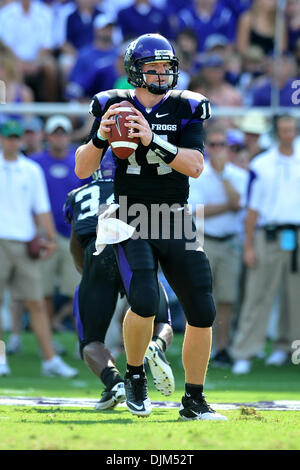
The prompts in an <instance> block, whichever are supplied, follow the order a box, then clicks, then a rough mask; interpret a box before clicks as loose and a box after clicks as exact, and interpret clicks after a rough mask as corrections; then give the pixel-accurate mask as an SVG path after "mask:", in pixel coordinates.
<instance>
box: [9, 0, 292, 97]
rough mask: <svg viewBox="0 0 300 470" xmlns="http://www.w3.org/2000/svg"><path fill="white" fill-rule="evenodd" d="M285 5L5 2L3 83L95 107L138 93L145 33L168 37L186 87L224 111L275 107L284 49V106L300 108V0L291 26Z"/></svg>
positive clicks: (17, 92) (263, 1) (265, 0)
mask: <svg viewBox="0 0 300 470" xmlns="http://www.w3.org/2000/svg"><path fill="white" fill-rule="evenodd" d="M1 5H2V6H1ZM276 5H277V2H276V0H253V1H252V0H235V1H232V0H189V1H184V0H174V1H168V0H102V1H98V2H97V1H96V0H60V1H59V0H44V1H42V0H11V1H7V0H2V1H0V58H1V61H0V80H3V81H4V82H5V83H7V90H6V94H7V102H30V101H33V100H34V101H52V102H57V101H74V100H79V101H88V100H89V99H90V98H91V97H92V96H93V95H94V94H95V93H97V92H99V91H102V90H106V89H110V88H122V87H128V83H127V80H126V77H125V74H124V68H123V60H122V59H123V55H124V51H125V48H126V45H127V44H128V42H129V41H130V40H132V39H133V38H136V37H137V36H139V35H141V34H144V33H145V32H149V33H150V32H160V33H161V34H163V35H165V36H166V37H167V38H168V39H170V40H171V41H172V42H173V44H174V47H175V49H176V54H177V55H178V57H179V59H180V78H179V85H178V87H179V88H182V89H184V88H189V89H191V90H193V91H199V92H201V93H202V94H204V95H207V96H209V97H210V99H211V102H212V103H213V104H214V105H217V106H243V105H255V106H268V105H269V104H270V102H271V87H272V84H273V82H274V77H273V69H274V57H275V56H274V54H275V53H277V52H279V54H280V55H281V56H282V58H281V59H280V61H281V63H280V64H279V63H278V61H277V62H276V67H277V69H278V71H279V77H278V87H279V89H280V103H279V104H280V105H281V106H293V105H294V104H293V102H292V100H291V93H292V91H291V86H290V85H291V82H292V81H293V80H294V79H295V78H296V77H298V78H299V74H300V7H299V1H298V0H286V2H285V9H284V15H283V23H282V24H281V23H280V24H279V23H278V21H277V19H276ZM276 21H277V23H276ZM276 25H277V27H276ZM277 31H279V33H277ZM277 39H278V50H277V49H276V41H275V40H277ZM276 57H277V56H276Z"/></svg>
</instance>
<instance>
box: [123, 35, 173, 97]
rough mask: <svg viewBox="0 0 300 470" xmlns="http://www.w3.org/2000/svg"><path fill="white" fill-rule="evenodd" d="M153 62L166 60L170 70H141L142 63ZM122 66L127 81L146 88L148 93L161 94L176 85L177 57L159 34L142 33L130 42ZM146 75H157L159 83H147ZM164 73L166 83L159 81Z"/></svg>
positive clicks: (167, 42) (136, 86) (137, 86)
mask: <svg viewBox="0 0 300 470" xmlns="http://www.w3.org/2000/svg"><path fill="white" fill-rule="evenodd" d="M155 62H168V63H169V64H170V70H168V71H166V72H165V73H157V72H155V71H153V70H150V71H147V72H144V71H143V70H142V68H143V65H144V64H148V63H151V64H152V63H154V64H155ZM124 66H125V70H126V73H127V76H128V82H129V83H130V84H131V85H133V86H134V87H135V88H147V89H148V90H149V91H150V93H153V94H155V95H162V94H164V93H166V92H167V91H168V90H172V89H173V88H175V87H176V85H177V80H178V59H177V57H176V56H175V53H174V49H173V47H172V46H171V44H170V43H169V41H167V39H165V38H164V37H163V36H160V35H159V34H144V35H142V36H140V37H139V38H137V39H136V40H135V41H133V42H131V43H130V44H129V46H128V48H127V50H126V54H125V58H124ZM147 75H152V76H153V75H156V76H158V81H159V83H158V84H155V83H150V84H148V83H147V81H146V80H147ZM166 75H167V76H168V81H167V83H161V81H160V77H161V76H163V77H165V76H166Z"/></svg>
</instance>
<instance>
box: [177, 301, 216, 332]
mask: <svg viewBox="0 0 300 470" xmlns="http://www.w3.org/2000/svg"><path fill="white" fill-rule="evenodd" d="M185 314H186V319H187V322H188V324H189V325H190V326H195V327H197V328H209V327H211V326H212V324H213V322H214V320H215V318H216V307H215V303H214V299H213V296H212V294H211V293H210V292H203V293H200V294H199V295H198V297H197V302H196V303H195V306H194V308H193V310H191V311H189V312H185Z"/></svg>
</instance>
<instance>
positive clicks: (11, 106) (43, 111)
mask: <svg viewBox="0 0 300 470" xmlns="http://www.w3.org/2000/svg"><path fill="white" fill-rule="evenodd" d="M88 111H89V104H83V103H7V104H0V114H9V115H23V114H36V115H38V116H50V115H53V114H64V115H67V116H87V115H88ZM249 111H257V112H258V113H261V114H263V115H264V116H266V117H272V116H276V115H281V114H290V115H292V116H295V117H296V118H300V104H299V107H297V106H291V107H257V108H254V107H212V114H213V116H214V117H224V116H225V117H239V116H244V115H245V114H247V112H249Z"/></svg>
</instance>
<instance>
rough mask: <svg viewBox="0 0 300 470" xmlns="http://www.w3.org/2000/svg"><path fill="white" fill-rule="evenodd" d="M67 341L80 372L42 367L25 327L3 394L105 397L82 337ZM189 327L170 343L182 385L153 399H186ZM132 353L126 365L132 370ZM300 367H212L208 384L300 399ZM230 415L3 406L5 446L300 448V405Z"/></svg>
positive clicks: (234, 398) (237, 397)
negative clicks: (44, 372) (79, 346)
mask: <svg viewBox="0 0 300 470" xmlns="http://www.w3.org/2000/svg"><path fill="white" fill-rule="evenodd" d="M58 339H59V340H60V341H61V342H62V343H63V344H64V345H65V346H66V347H67V349H68V355H67V357H66V360H68V362H69V363H70V364H71V365H73V366H74V367H77V368H79V369H80V375H79V376H78V377H76V378H75V379H72V380H67V379H53V378H46V377H42V376H41V375H40V359H39V357H38V353H37V347H36V343H35V340H34V338H33V337H32V335H31V334H30V333H24V335H23V343H24V351H23V353H21V354H19V355H17V356H13V357H10V358H9V364H10V367H11V370H12V375H11V376H10V377H1V378H0V396H27V397H33V396H35V397H76V398H79V397H82V398H89V399H97V398H98V397H99V396H100V393H101V391H102V387H101V384H100V382H99V381H98V380H97V378H96V377H94V376H93V375H92V374H91V373H90V372H89V370H88V369H87V368H86V367H85V365H84V364H83V363H82V362H81V361H79V360H75V359H73V357H72V354H73V350H74V345H75V341H74V337H73V334H71V333H65V334H60V335H59V336H58ZM181 343H182V335H176V336H175V339H174V342H173V344H172V346H171V348H170V350H169V351H168V358H169V360H170V362H171V364H172V367H173V370H174V375H175V380H176V391H175V393H174V394H173V395H172V396H171V397H168V398H167V399H166V398H165V397H163V396H162V395H160V394H159V393H158V392H157V391H156V390H155V389H154V387H153V382H152V380H151V378H149V395H150V398H151V399H152V400H153V401H165V400H169V401H176V402H179V401H180V399H181V396H182V393H183V387H184V378H183V371H182V366H181V360H180V351H181ZM124 365H125V362H124V357H121V358H119V360H118V366H119V368H120V370H121V371H122V372H124ZM299 391H300V367H299V366H295V365H293V364H289V365H286V366H284V367H280V368H274V367H268V368H266V367H265V366H264V365H263V361H262V360H256V361H255V363H254V367H253V371H252V372H251V373H250V374H249V375H247V376H233V375H232V374H231V372H230V371H228V370H224V369H214V368H212V367H210V368H209V371H208V375H207V382H206V387H205V393H206V397H207V400H208V402H209V403H241V404H242V403H255V402H257V401H273V400H299V399H300V393H299ZM223 413H224V414H225V415H226V416H227V417H228V418H229V421H227V422H199V421H198V422H188V423H187V422H178V421H177V418H178V409H158V408H156V409H155V408H154V409H153V411H152V414H151V416H150V417H149V418H144V419H142V418H140V419H139V418H137V417H134V416H132V415H131V414H130V413H129V412H128V411H127V410H126V408H124V407H119V408H117V409H115V410H113V411H106V412H98V411H94V410H93V409H92V408H82V409H80V408H71V407H65V408H61V407H57V406H46V407H37V406H33V407H25V406H1V408H0V449H1V450H3V449H27V450H28V449H33V450H37V449H49V450H50V449H53V450H65V449H70V450H71V449H97V450H101V449H103V450H104V449H105V450H124V449H127V450H132V449H134V450H142V449H145V450H147V449H149V450H169V449H173V450H196V449H300V411H273V410H272V411H260V410H254V409H253V408H252V407H251V405H248V406H247V407H246V408H245V407H242V406H241V408H240V409H236V410H233V411H224V412H223Z"/></svg>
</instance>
